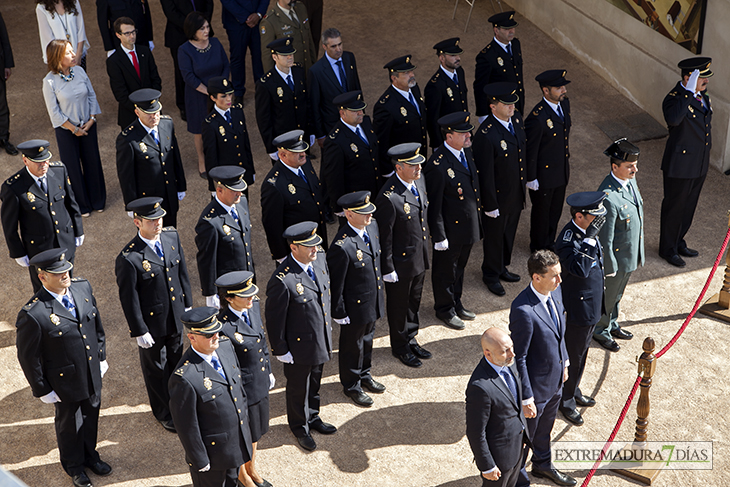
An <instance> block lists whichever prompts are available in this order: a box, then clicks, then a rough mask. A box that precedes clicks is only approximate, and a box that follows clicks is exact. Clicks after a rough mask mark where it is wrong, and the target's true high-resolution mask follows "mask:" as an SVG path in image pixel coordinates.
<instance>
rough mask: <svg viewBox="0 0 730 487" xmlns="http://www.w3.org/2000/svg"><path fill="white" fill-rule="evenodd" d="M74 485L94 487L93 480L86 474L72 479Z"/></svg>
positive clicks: (83, 473) (77, 486)
mask: <svg viewBox="0 0 730 487" xmlns="http://www.w3.org/2000/svg"><path fill="white" fill-rule="evenodd" d="M72 480H73V483H74V485H75V486H76V487H92V484H91V480H89V476H88V475H86V472H81V473H80V474H76V475H74V476H73V477H72Z"/></svg>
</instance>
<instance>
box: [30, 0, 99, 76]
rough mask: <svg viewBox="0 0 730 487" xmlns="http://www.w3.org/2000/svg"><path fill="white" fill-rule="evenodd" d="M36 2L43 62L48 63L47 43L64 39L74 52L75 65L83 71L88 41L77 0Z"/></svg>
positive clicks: (44, 0)
mask: <svg viewBox="0 0 730 487" xmlns="http://www.w3.org/2000/svg"><path fill="white" fill-rule="evenodd" d="M36 3H37V4H38V5H37V6H36V9H35V14H36V17H38V33H39V34H40V37H41V52H42V53H43V62H44V63H48V58H47V57H46V46H48V43H49V42H51V41H52V40H53V39H66V40H67V41H69V42H70V43H71V46H72V47H73V48H74V51H75V52H76V65H77V66H81V67H82V68H84V71H85V70H86V51H88V50H89V41H88V40H87V39H86V28H85V27H84V15H83V14H82V13H81V5H80V4H79V0H36Z"/></svg>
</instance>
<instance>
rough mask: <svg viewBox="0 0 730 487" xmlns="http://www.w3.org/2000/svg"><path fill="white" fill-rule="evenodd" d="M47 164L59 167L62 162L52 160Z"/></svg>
mask: <svg viewBox="0 0 730 487" xmlns="http://www.w3.org/2000/svg"><path fill="white" fill-rule="evenodd" d="M48 165H49V166H53V167H61V166H63V162H61V161H53V162H49V163H48Z"/></svg>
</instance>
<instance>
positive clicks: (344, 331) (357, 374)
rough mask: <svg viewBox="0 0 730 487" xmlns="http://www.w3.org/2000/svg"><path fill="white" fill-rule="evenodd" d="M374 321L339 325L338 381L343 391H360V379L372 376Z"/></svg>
mask: <svg viewBox="0 0 730 487" xmlns="http://www.w3.org/2000/svg"><path fill="white" fill-rule="evenodd" d="M375 323H376V322H375V321H371V322H370V323H361V324H357V325H356V324H353V323H350V324H349V325H341V326H340V355H339V362H340V383H341V384H342V387H343V389H344V390H345V392H350V391H362V388H361V387H360V380H362V379H371V378H372V376H371V375H370V368H371V367H372V358H373V335H374V334H375Z"/></svg>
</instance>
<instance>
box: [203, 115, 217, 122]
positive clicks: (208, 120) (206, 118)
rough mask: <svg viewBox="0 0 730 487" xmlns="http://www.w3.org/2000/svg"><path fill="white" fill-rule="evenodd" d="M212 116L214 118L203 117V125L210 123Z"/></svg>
mask: <svg viewBox="0 0 730 487" xmlns="http://www.w3.org/2000/svg"><path fill="white" fill-rule="evenodd" d="M214 116H215V115H213V116H210V117H205V118H204V119H203V120H204V121H205V123H210V122H211V120H213V117H214Z"/></svg>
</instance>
